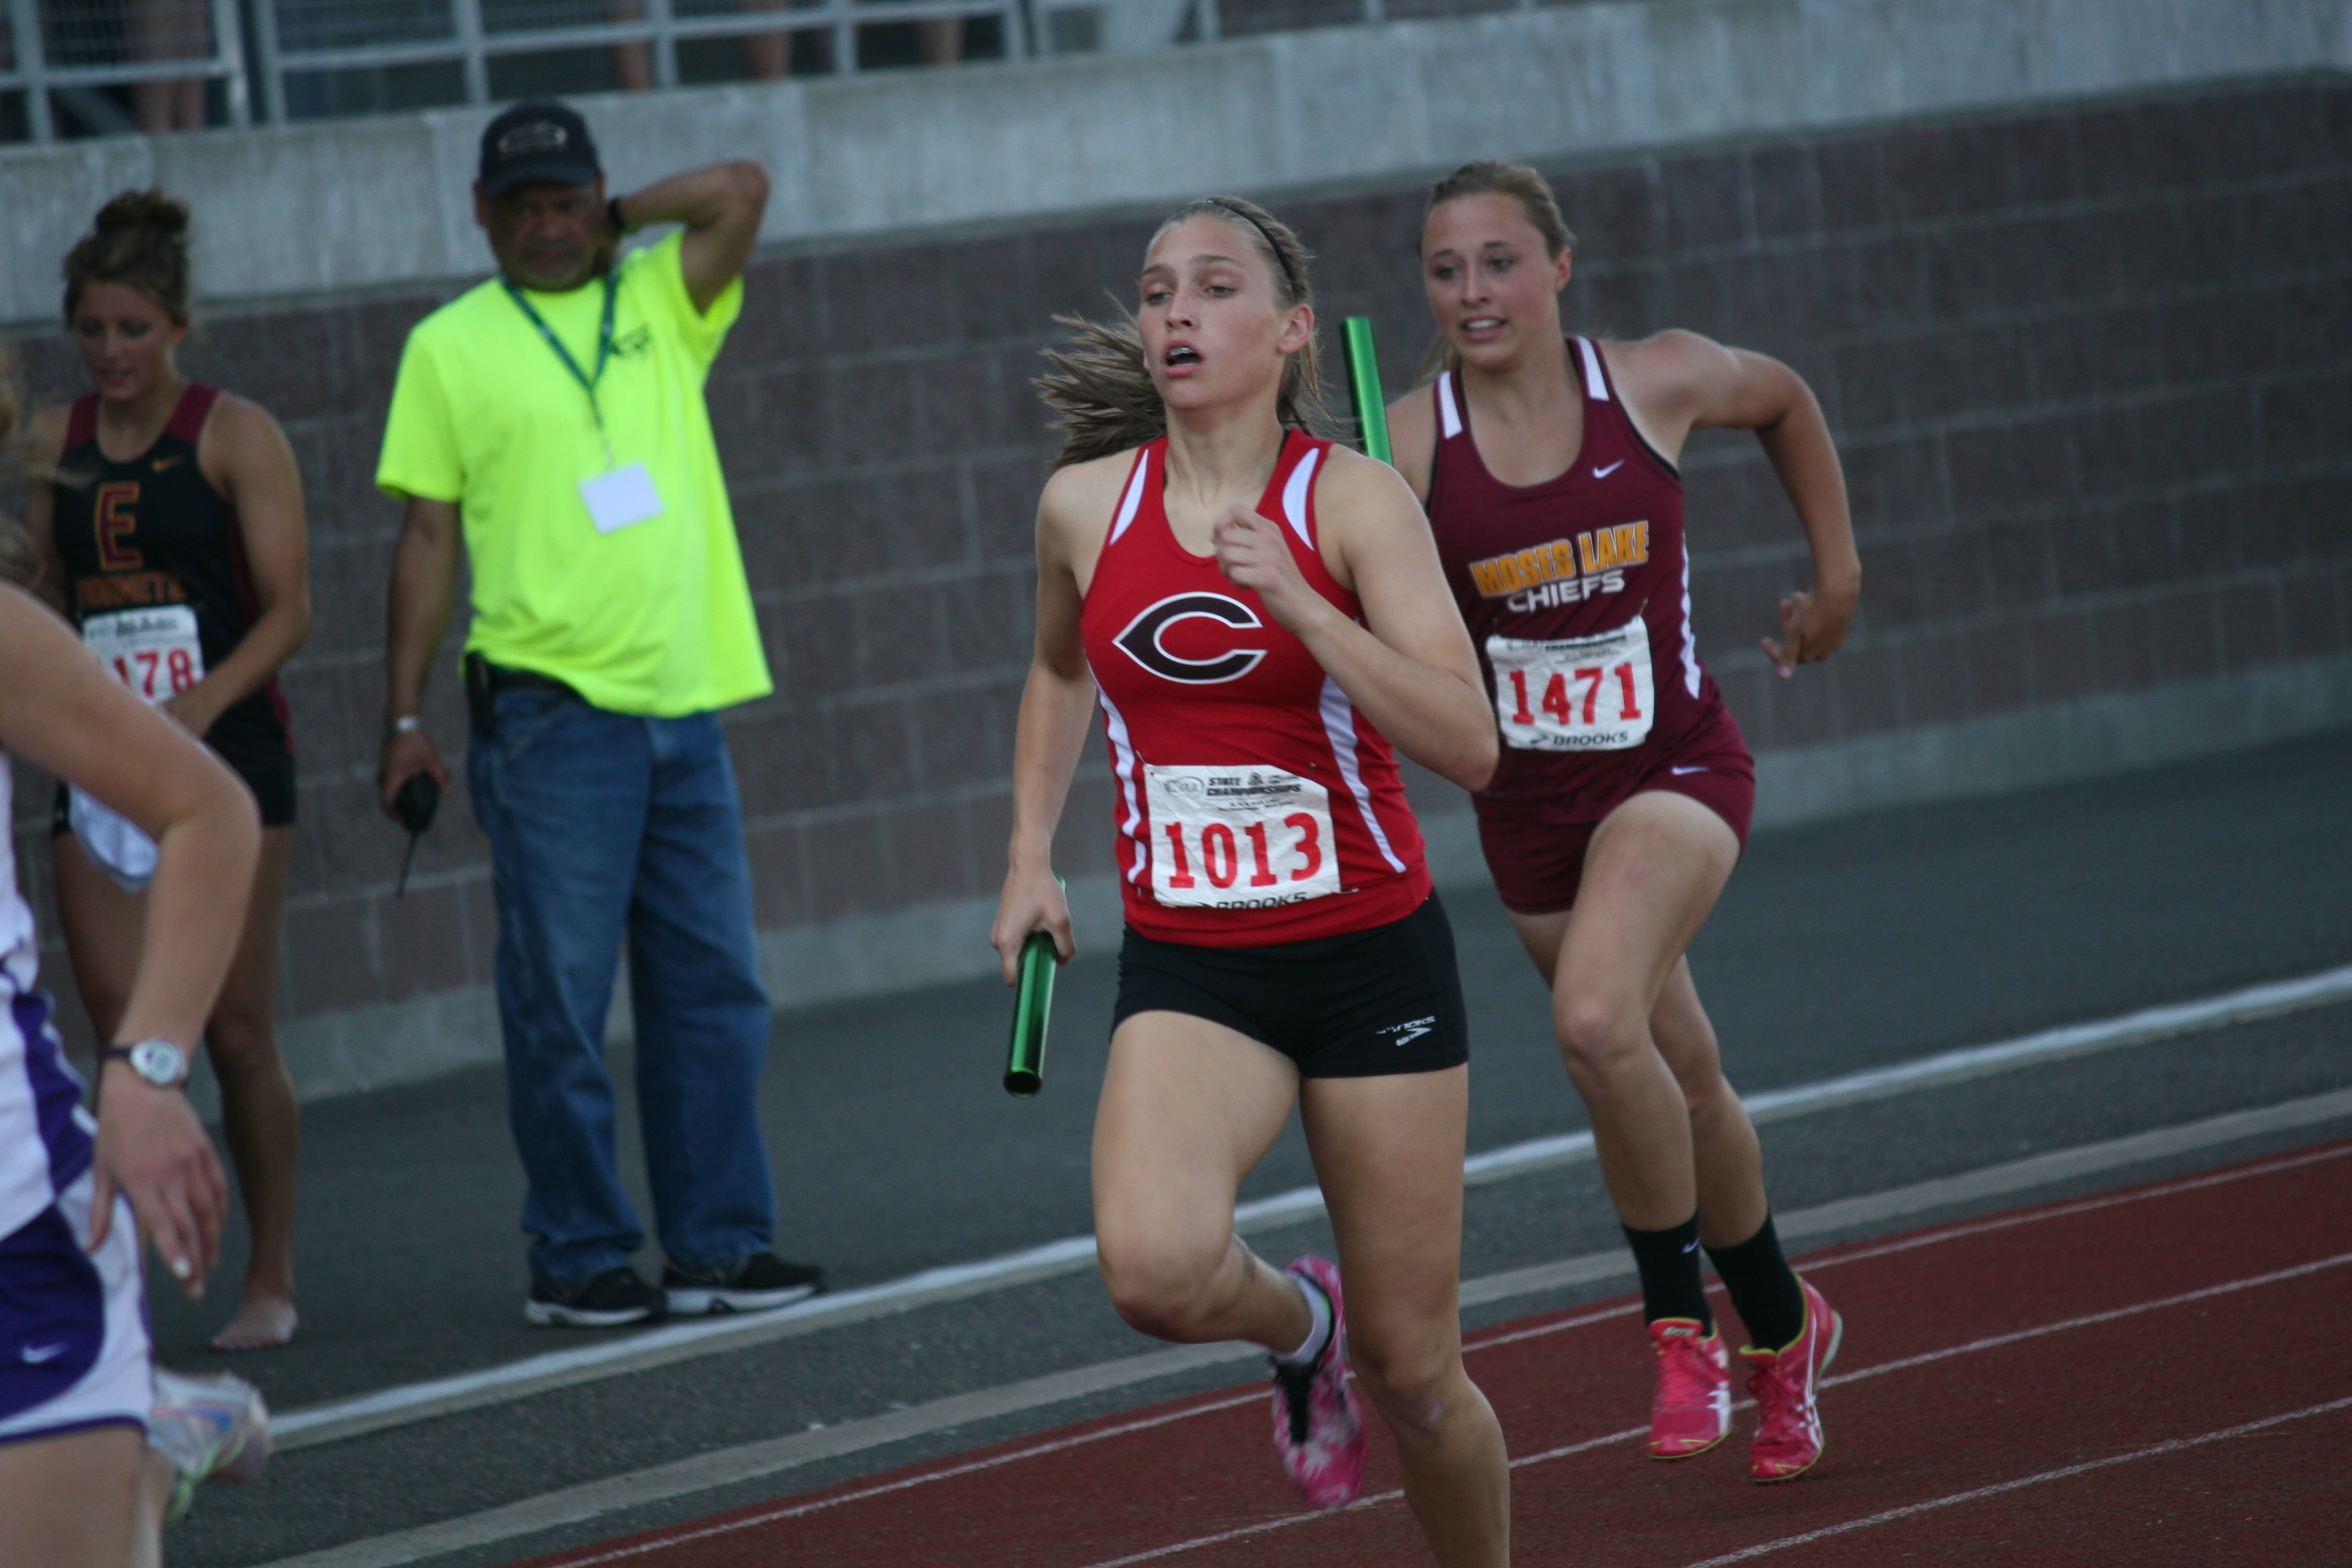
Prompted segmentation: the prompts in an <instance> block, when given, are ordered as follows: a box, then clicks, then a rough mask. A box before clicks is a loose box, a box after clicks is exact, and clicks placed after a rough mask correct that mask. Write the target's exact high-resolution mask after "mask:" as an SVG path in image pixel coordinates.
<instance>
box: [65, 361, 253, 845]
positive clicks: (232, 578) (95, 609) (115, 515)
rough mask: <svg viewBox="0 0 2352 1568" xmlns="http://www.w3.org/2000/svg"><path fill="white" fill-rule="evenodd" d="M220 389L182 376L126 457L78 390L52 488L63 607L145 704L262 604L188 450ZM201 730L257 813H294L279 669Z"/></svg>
mask: <svg viewBox="0 0 2352 1568" xmlns="http://www.w3.org/2000/svg"><path fill="white" fill-rule="evenodd" d="M219 396H220V394H219V392H218V391H216V390H215V388H212V387H209V386H204V385H199V384H195V383H194V382H191V383H190V384H188V386H187V389H186V390H185V391H184V392H183V393H182V394H181V395H180V402H179V405H178V406H177V407H175V408H174V409H173V411H172V417H171V420H170V422H169V423H168V424H166V425H165V426H163V434H162V435H160V436H158V437H156V438H155V442H154V445H152V446H151V447H148V448H147V450H145V451H143V452H142V453H140V454H139V455H138V456H137V457H135V458H128V459H125V460H123V461H121V462H117V461H115V460H114V459H113V458H109V457H108V456H107V455H106V453H105V452H104V451H103V450H102V449H100V446H99V441H98V399H97V398H96V397H93V396H87V395H85V396H83V397H81V398H79V399H77V400H76V401H75V403H74V405H73V408H72V411H71V412H70V413H69V414H68V416H67V418H66V438H65V448H64V450H63V451H62V452H61V453H60V454H59V456H58V480H57V482H56V483H55V484H54V485H52V486H51V494H52V495H53V497H54V498H55V500H54V506H53V511H52V517H53V521H52V528H53V531H54V533H55V537H56V546H57V552H58V560H59V561H60V562H62V563H64V566H65V573H66V603H67V606H68V611H69V613H70V614H71V616H72V619H73V623H74V625H75V626H76V627H77V628H79V630H80V632H81V635H82V640H83V642H84V643H85V644H86V645H87V646H88V647H89V649H90V651H91V652H93V653H95V654H97V655H98V657H99V658H100V661H101V662H103V663H104V664H105V665H106V666H107V668H109V669H110V670H112V671H113V672H114V674H115V676H116V678H117V679H120V680H121V681H122V683H123V684H124V685H126V686H128V687H130V688H131V690H133V691H134V692H137V693H138V694H139V695H140V696H141V697H143V698H145V699H146V700H149V701H151V702H162V701H165V700H169V699H170V698H172V697H173V696H175V695H177V694H178V693H180V692H182V691H185V690H186V689H188V688H189V687H191V686H194V684H195V683H196V682H197V681H199V680H201V679H204V676H205V671H206V670H209V669H211V668H214V667H215V666H216V665H218V664H219V663H220V662H221V660H223V659H225V658H228V656H229V655H230V653H232V652H233V651H235V649H236V645H237V644H238V643H239V642H241V641H242V640H244V637H245V635H246V633H247V632H248V631H250V630H251V629H252V627H253V623H254V621H255V619H256V618H257V616H259V615H260V613H261V612H260V602H259V598H258V596H257V595H256V593H255V591H254V585H253V574H252V571H251V569H250V568H249V567H248V565H247V561H246V553H245V531H244V529H243V528H242V527H241V526H240V525H239V523H238V521H237V515H236V507H235V506H233V505H232V504H230V502H229V500H228V498H227V497H226V496H224V495H222V494H221V493H220V492H219V491H218V490H216V489H214V488H213V486H212V481H211V480H209V479H205V474H204V470H203V468H201V467H200V466H199V465H198V463H197V460H196V443H197V439H198V437H200V436H201V435H202V434H203V432H204V427H205V417H206V416H208V415H209V414H211V412H212V408H213V405H214V403H215V401H216V400H217V399H218V398H219ZM204 738H205V742H206V743H207V744H208V745H210V746H211V747H212V748H213V750H214V751H215V752H218V753H219V754H220V756H221V758H222V760H223V761H225V762H226V763H228V764H229V765H230V766H231V767H232V768H234V769H235V770H236V773H238V775H239V776H241V777H242V778H244V780H245V781H246V783H247V785H248V786H250V787H251V788H252V790H253V792H254V795H255V796H256V798H257V800H258V801H259V803H260V805H261V813H262V821H263V822H264V823H265V824H267V825H268V826H281V825H283V824H285V823H289V822H291V821H293V820H294V769H293V754H292V742H291V740H290V738H289V731H288V725H287V710H286V700H285V699H284V697H283V696H281V695H280V694H279V692H278V681H277V679H276V678H274V677H273V678H272V679H269V680H268V681H266V682H264V683H263V685H262V686H261V688H260V689H258V690H256V691H254V692H252V693H251V694H249V695H248V696H247V697H246V698H244V699H243V700H240V701H238V702H236V703H235V704H233V705H232V706H230V707H229V708H228V709H227V710H226V711H224V712H223V713H222V714H221V716H220V718H219V719H218V720H217V721H215V723H214V725H213V727H212V729H211V731H209V732H208V733H206V734H205V737H204Z"/></svg>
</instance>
